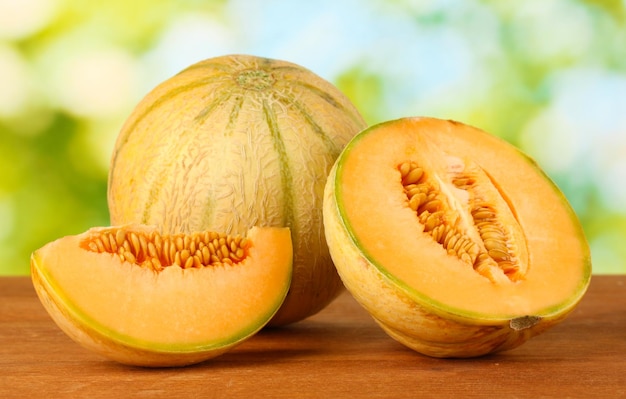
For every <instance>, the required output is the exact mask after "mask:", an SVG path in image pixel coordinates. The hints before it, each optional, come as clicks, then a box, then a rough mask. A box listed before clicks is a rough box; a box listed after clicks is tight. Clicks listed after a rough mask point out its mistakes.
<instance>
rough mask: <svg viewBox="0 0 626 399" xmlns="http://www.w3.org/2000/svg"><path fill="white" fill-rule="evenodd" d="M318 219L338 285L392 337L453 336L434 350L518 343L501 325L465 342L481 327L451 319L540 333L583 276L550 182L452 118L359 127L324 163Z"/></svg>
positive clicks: (571, 224) (577, 290)
mask: <svg viewBox="0 0 626 399" xmlns="http://www.w3.org/2000/svg"><path fill="white" fill-rule="evenodd" d="M324 223H325V228H326V236H327V240H328V244H329V248H330V251H331V255H332V257H333V260H334V262H335V265H336V267H337V269H338V271H339V274H340V276H341V278H342V280H343V282H344V284H345V285H346V287H347V288H348V290H350V291H351V293H353V295H354V296H355V297H356V298H357V300H359V302H360V303H361V304H362V305H364V307H365V308H366V309H367V310H368V311H370V313H372V315H373V316H374V318H375V319H377V321H379V322H380V323H381V324H382V325H383V328H385V329H386V330H388V332H390V334H391V335H392V336H393V335H395V336H396V338H398V336H402V335H405V336H407V337H410V336H412V335H413V336H415V335H417V336H419V335H420V334H422V338H418V339H417V340H418V341H419V340H422V341H427V340H432V345H434V346H437V341H438V340H444V341H445V340H448V339H451V340H452V341H454V340H457V341H458V342H457V345H456V347H449V346H445V345H444V346H445V348H437V349H436V350H433V351H432V354H433V355H434V356H464V355H468V356H474V355H476V354H484V353H487V352H491V351H493V350H495V348H497V347H498V346H500V347H502V348H504V347H509V346H511V342H518V339H517V338H514V339H513V338H511V339H510V341H511V342H509V343H507V344H506V345H504V342H505V341H506V340H507V338H506V337H507V334H504V333H500V334H499V335H500V337H499V338H498V339H496V340H494V341H493V342H488V343H487V344H485V345H483V346H481V348H480V349H476V348H474V349H471V350H469V349H468V350H467V351H466V350H465V348H469V347H471V346H472V345H473V344H475V342H474V341H475V339H470V338H468V337H469V336H474V335H476V336H481V334H482V336H483V337H486V336H487V335H489V334H487V333H486V332H485V331H482V332H481V331H479V330H476V331H470V330H467V329H465V332H464V333H460V332H459V331H460V330H463V329H464V327H463V328H461V327H459V326H460V325H463V326H465V327H466V326H468V325H474V326H487V327H488V326H500V327H502V328H506V329H508V330H515V328H516V327H519V325H518V324H520V323H521V324H523V325H524V329H525V328H526V327H532V328H533V329H534V330H536V332H538V331H540V330H541V331H542V330H543V329H544V328H547V327H548V326H549V325H551V324H553V322H556V321H557V320H561V319H562V318H563V317H564V316H565V315H566V314H567V313H569V312H570V311H571V310H572V309H573V308H574V306H575V305H576V304H577V303H578V302H579V301H580V299H581V298H582V296H583V295H584V293H585V292H586V289H587V286H588V284H589V281H590V278H591V258H590V252H589V247H588V245H587V242H586V239H585V237H584V234H583V230H582V228H581V225H580V223H579V221H578V219H577V217H576V215H575V213H574V211H573V210H572V208H571V207H570V206H569V204H568V203H567V200H566V199H565V197H564V196H563V194H562V193H561V192H560V191H559V189H558V188H557V187H556V186H555V185H554V183H553V182H552V181H550V179H549V178H548V177H547V176H546V175H545V173H543V172H542V171H541V169H540V168H539V167H538V166H537V165H536V163H535V162H534V161H532V160H531V159H530V158H529V157H528V156H526V155H525V154H523V153H521V152H520V151H519V150H518V149H516V148H515V147H514V146H512V145H510V144H508V143H506V142H504V141H503V140H501V139H499V138H497V137H495V136H492V135H489V134H487V133H485V132H483V131H481V130H479V129H476V128H473V127H471V126H468V125H465V124H462V123H459V122H454V121H447V120H440V119H435V118H403V119H400V120H395V121H389V122H386V123H382V124H379V125H376V126H373V127H370V128H368V129H366V130H365V131H363V132H361V133H360V134H359V135H357V136H356V137H355V138H354V139H353V140H352V141H351V142H350V143H349V144H348V146H347V147H346V148H345V149H344V151H343V152H342V154H341V155H340V156H339V158H338V159H337V162H336V163H335V166H334V168H333V170H332V171H331V174H330V177H329V179H328V181H327V185H326V192H325V199H324ZM433 318H434V319H433ZM424 319H428V320H429V321H428V322H424ZM433 320H435V321H433ZM437 320H442V322H441V323H439V326H440V327H441V328H440V329H438V328H437ZM513 320H515V321H513ZM551 320H552V321H553V322H552V321H551ZM531 321H532V323H531ZM539 321H541V322H540V323H539ZM431 322H432V323H431ZM448 322H450V323H451V324H450V325H448V324H447V323H448ZM412 323H413V324H412ZM533 323H534V324H538V325H537V326H536V327H534V326H531V325H530V324H533ZM399 325H402V327H398V326H399ZM424 325H428V326H427V327H425V326H424ZM457 327H458V328H457ZM414 329H415V330H417V331H413V330H414ZM427 330H428V331H427ZM468 331H469V332H468ZM457 333H458V335H457ZM529 333H530V331H525V332H524V334H525V335H529ZM468 334H469V335H468ZM515 334H517V332H515V333H514V335H515ZM424 335H426V336H428V338H424ZM496 335H498V334H496ZM531 335H534V334H531ZM451 337H452V338H451ZM455 337H456V338H455ZM405 338H406V337H405ZM457 338H458V339H457ZM509 338H510V337H509ZM407 339H408V338H407ZM525 339H527V337H526V338H524V340H525ZM399 340H401V341H402V340H403V338H400V339H399ZM469 341H472V342H473V343H472V344H470V343H468V342H469ZM487 341H489V340H487ZM496 341H497V343H496ZM429 345H430V344H427V345H426V348H420V351H426V352H428V351H429V349H428V346H429ZM416 346H421V344H416ZM464 346H465V348H464Z"/></svg>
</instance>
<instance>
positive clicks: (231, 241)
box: [82, 227, 250, 271]
mask: <svg viewBox="0 0 626 399" xmlns="http://www.w3.org/2000/svg"><path fill="white" fill-rule="evenodd" d="M82 246H83V248H85V249H86V250H88V251H91V252H96V253H110V254H114V255H116V256H118V257H119V259H120V260H121V261H122V262H128V263H131V264H135V265H138V266H141V267H145V268H149V269H151V270H154V271H160V270H162V269H163V267H168V266H173V265H177V266H179V267H181V268H183V269H188V268H201V267H208V266H222V265H234V264H237V263H239V262H241V261H242V260H243V259H245V258H246V256H247V253H248V248H249V246H250V245H249V241H248V240H247V239H246V238H243V237H240V236H234V237H233V236H230V235H226V234H217V233H212V232H211V233H209V232H206V233H194V234H191V235H185V234H176V235H169V236H168V235H161V234H159V233H157V232H151V233H143V232H127V231H125V230H124V229H123V228H115V227H114V228H111V229H108V230H103V231H101V232H100V233H99V234H98V235H94V236H91V237H89V238H88V239H86V240H85V241H84V242H83V243H82Z"/></svg>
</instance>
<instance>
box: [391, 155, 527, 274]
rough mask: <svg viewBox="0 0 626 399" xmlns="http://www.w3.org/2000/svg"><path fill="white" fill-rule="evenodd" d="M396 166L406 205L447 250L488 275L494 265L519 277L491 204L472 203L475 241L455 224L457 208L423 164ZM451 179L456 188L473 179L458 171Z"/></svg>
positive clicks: (470, 185)
mask: <svg viewBox="0 0 626 399" xmlns="http://www.w3.org/2000/svg"><path fill="white" fill-rule="evenodd" d="M398 170H399V171H400V175H401V177H402V186H403V188H404V192H405V194H406V196H407V198H408V204H409V207H410V208H411V209H412V210H413V211H414V212H416V214H417V218H418V220H419V222H420V223H421V224H422V225H423V226H424V232H425V233H427V234H429V235H430V236H431V237H432V238H433V240H435V241H436V242H437V243H439V244H441V246H442V247H443V248H444V249H445V250H446V251H447V253H448V254H450V255H454V256H456V257H458V258H459V259H460V260H461V261H463V262H465V263H467V264H468V265H471V266H472V268H473V269H474V270H476V271H477V272H478V273H480V274H481V275H483V276H485V277H487V278H490V279H491V278H493V274H492V273H491V272H490V271H491V269H492V268H493V267H497V268H499V269H501V270H502V272H503V273H504V274H505V275H506V276H507V277H509V279H513V280H514V279H517V278H518V277H519V276H518V275H517V272H518V266H517V263H516V262H515V260H514V256H513V255H512V251H511V250H510V245H509V244H510V243H509V241H510V240H509V238H508V237H507V234H506V230H505V229H504V227H503V226H502V223H500V221H499V220H498V217H497V213H496V211H495V209H494V207H492V206H491V205H490V204H488V203H482V202H480V201H479V202H476V203H474V204H472V205H471V208H470V213H471V217H472V219H473V221H474V228H475V229H476V231H477V233H478V236H479V237H480V240H481V241H482V242H478V240H476V239H474V238H472V237H471V236H470V234H467V233H466V232H465V230H464V229H463V228H462V227H461V226H459V225H458V223H457V221H458V220H459V218H458V217H457V216H458V215H456V213H457V212H458V211H456V210H454V209H451V208H450V206H449V204H448V201H447V199H446V195H445V194H444V193H442V192H441V190H440V188H439V184H438V183H437V181H436V180H435V179H433V178H429V177H428V176H427V173H426V172H425V171H424V169H423V168H421V167H420V166H419V165H418V164H417V163H415V162H413V161H407V162H403V163H401V164H400V165H399V166H398ZM452 183H453V184H454V185H455V187H457V188H459V189H463V190H467V191H470V192H471V191H472V190H474V188H475V186H474V185H475V184H476V180H475V179H473V178H472V177H471V175H463V174H461V175H457V176H456V177H455V178H454V179H453V180H452Z"/></svg>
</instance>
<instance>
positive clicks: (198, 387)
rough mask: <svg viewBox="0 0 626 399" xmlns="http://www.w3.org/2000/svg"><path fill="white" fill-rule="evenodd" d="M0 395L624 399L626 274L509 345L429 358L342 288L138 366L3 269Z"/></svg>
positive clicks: (601, 283) (605, 281) (602, 282)
mask: <svg viewBox="0 0 626 399" xmlns="http://www.w3.org/2000/svg"><path fill="white" fill-rule="evenodd" d="M0 345H1V346H0V398H2V399H9V398H50V399H54V398H82V397H89V398H101V397H102V398H114V399H115V398H127V397H129V398H145V397H168V398H222V397H223V398H238V397H244V398H260V397H269V398H343V397H346V398H360V397H365V398H431V397H432V398H434V397H443V398H472V397H488V398H526V397H528V398H559V399H562V398H611V399H612V398H621V397H626V276H594V278H593V279H592V283H591V286H590V288H589V291H588V293H587V295H586V296H585V298H584V299H583V301H582V303H581V304H580V305H579V307H578V308H577V309H576V310H575V311H574V313H572V314H571V315H570V316H569V318H567V319H566V320H565V321H564V322H563V323H561V324H560V325H558V326H556V327H554V328H553V329H552V330H549V331H548V332H546V333H544V334H543V335H540V336H538V337H536V338H534V339H532V340H531V341H529V342H527V343H526V344H524V345H523V346H521V347H519V348H517V349H514V350H512V351H509V352H505V353H501V354H496V355H490V356H485V357H481V358H477V359H469V360H459V359H447V360H442V359H432V358H428V357H425V356H422V355H420V354H418V353H416V352H413V351H411V350H409V349H407V348H405V347H403V346H402V345H400V344H398V343H396V342H395V341H393V340H392V339H391V338H388V336H387V335H385V333H383V332H382V330H381V329H380V328H379V327H378V326H377V325H376V324H375V323H374V322H373V321H372V319H371V318H370V317H369V315H368V314H367V313H365V311H363V310H362V309H361V308H360V307H359V306H358V305H357V304H356V302H354V300H353V299H352V298H351V297H350V295H348V294H347V293H344V294H342V295H341V296H340V297H339V298H338V299H337V300H336V301H335V302H333V303H332V304H331V305H330V306H329V307H328V308H326V309H325V310H324V311H322V312H320V313H319V314H317V315H315V316H313V317H311V318H309V319H307V320H305V321H302V322H300V323H296V324H294V325H292V326H289V327H286V328H280V329H268V330H263V331H262V332H261V333H259V334H257V335H256V336H254V337H253V338H252V339H250V340H249V341H247V342H245V343H244V344H242V345H240V346H238V347H237V348H235V349H234V350H232V351H231V352H229V353H227V354H225V355H222V356H221V357H218V358H215V359H212V360H209V361H207V362H204V363H201V364H198V365H195V366H191V367H185V368H175V369H143V368H133V367H127V366H123V365H120V364H117V363H114V362H111V361H108V360H106V359H103V358H101V357H99V356H97V355H95V354H93V353H91V352H89V351H87V350H85V349H83V348H82V347H80V346H79V345H78V344H75V343H74V342H73V341H71V340H70V339H69V338H67V336H65V334H64V333H63V332H61V330H59V329H58V328H57V326H56V325H55V324H54V323H53V321H52V320H51V319H50V317H49V316H48V315H47V313H46V312H45V310H44V309H43V307H42V306H41V304H40V302H39V300H38V299H37V296H36V295H35V292H34V290H33V288H32V284H31V281H30V279H29V278H28V277H6V278H0Z"/></svg>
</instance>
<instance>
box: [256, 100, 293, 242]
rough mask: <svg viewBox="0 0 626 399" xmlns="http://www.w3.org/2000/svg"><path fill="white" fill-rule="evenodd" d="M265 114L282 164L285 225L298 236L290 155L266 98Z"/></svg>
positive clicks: (281, 177)
mask: <svg viewBox="0 0 626 399" xmlns="http://www.w3.org/2000/svg"><path fill="white" fill-rule="evenodd" d="M263 115H264V116H265V121H266V122H267V126H268V128H269V131H270V134H271V136H272V142H273V144H274V150H275V151H276V153H277V155H278V163H279V165H280V166H279V167H280V181H281V186H282V192H283V204H284V214H283V218H284V219H283V223H284V225H285V226H287V227H290V228H291V229H292V237H298V234H294V232H293V230H295V229H296V228H297V226H295V212H294V209H293V204H294V198H295V195H294V192H293V176H292V174H291V168H290V165H289V157H288V156H287V149H286V148H285V143H284V141H283V138H282V134H281V132H280V128H279V126H278V121H277V120H276V114H275V113H274V111H273V110H272V108H271V106H270V105H269V104H268V103H267V101H266V100H264V101H263ZM294 247H296V243H294Z"/></svg>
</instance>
